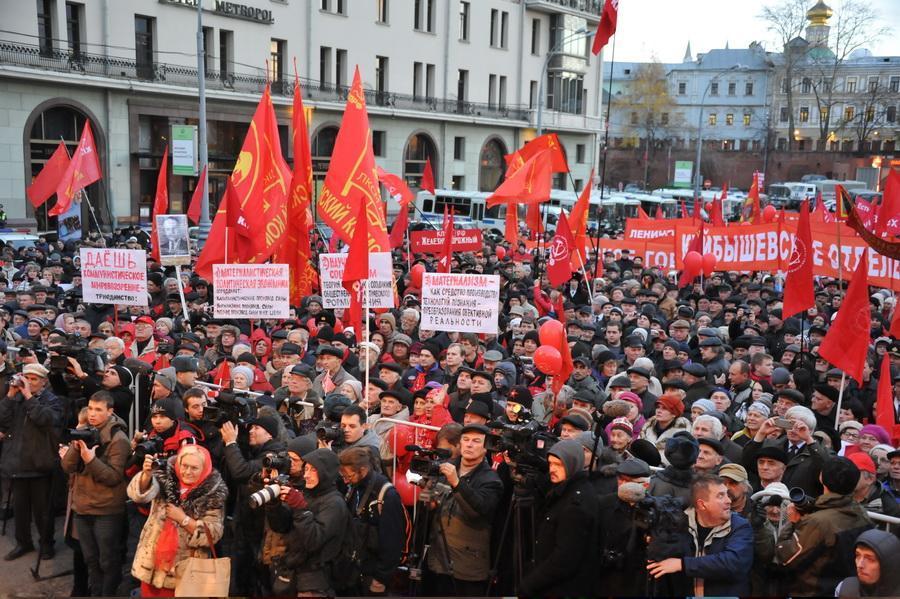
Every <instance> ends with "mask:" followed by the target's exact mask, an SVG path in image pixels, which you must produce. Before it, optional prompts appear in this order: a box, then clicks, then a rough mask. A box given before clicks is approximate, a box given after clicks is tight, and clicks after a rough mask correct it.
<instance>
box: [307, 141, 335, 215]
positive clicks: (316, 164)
mask: <svg viewBox="0 0 900 599" xmlns="http://www.w3.org/2000/svg"><path fill="white" fill-rule="evenodd" d="M337 134H338V128H337V127H335V126H334V125H328V126H325V127H322V128H321V129H319V130H318V131H317V132H316V133H315V135H314V136H313V138H312V142H311V144H310V145H311V148H310V149H311V154H312V168H313V190H314V191H313V193H314V195H315V197H314V198H313V199H314V200H318V199H319V194H320V193H321V192H322V185H323V184H324V183H325V175H326V174H327V173H328V166H329V165H330V164H331V153H332V152H334V142H335V141H337ZM313 204H314V205H315V202H314V203H313Z"/></svg>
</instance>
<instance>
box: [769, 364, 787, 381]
mask: <svg viewBox="0 0 900 599" xmlns="http://www.w3.org/2000/svg"><path fill="white" fill-rule="evenodd" d="M790 381H791V373H790V371H789V370H788V369H787V368H781V367H780V366H779V367H778V368H776V369H775V370H773V371H772V384H773V385H787V384H788V383H789V382H790Z"/></svg>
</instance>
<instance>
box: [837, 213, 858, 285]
mask: <svg viewBox="0 0 900 599" xmlns="http://www.w3.org/2000/svg"><path fill="white" fill-rule="evenodd" d="M838 214H839V211H838V208H837V207H835V214H834V228H835V230H836V231H837V244H838V251H837V254H838V295H840V297H841V299H842V300H843V299H844V256H843V252H842V251H841V250H842V248H843V242H841V221H840V220H838ZM860 259H862V258H860Z"/></svg>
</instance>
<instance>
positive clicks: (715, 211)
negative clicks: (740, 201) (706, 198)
mask: <svg viewBox="0 0 900 599" xmlns="http://www.w3.org/2000/svg"><path fill="white" fill-rule="evenodd" d="M725 193H727V190H726V191H724V192H723V195H722V197H721V198H713V201H712V208H710V211H709V224H711V225H712V226H714V227H724V226H725V219H724V218H723V217H722V200H724V199H725V195H724V194H725Z"/></svg>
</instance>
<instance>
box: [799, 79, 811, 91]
mask: <svg viewBox="0 0 900 599" xmlns="http://www.w3.org/2000/svg"><path fill="white" fill-rule="evenodd" d="M811 91H812V80H811V79H810V78H809V77H804V78H803V82H802V83H801V84H800V92H801V93H804V94H808V93H810V92H811Z"/></svg>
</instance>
